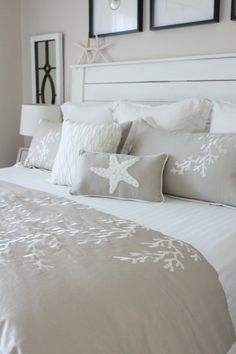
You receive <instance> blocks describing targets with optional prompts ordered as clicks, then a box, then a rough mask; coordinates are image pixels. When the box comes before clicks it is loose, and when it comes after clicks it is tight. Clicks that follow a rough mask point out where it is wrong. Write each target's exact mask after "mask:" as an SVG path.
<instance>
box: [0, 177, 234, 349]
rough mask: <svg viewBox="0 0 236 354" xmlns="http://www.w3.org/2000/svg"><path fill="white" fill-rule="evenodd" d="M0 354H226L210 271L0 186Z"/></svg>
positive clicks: (163, 243)
mask: <svg viewBox="0 0 236 354" xmlns="http://www.w3.org/2000/svg"><path fill="white" fill-rule="evenodd" d="M0 218H1V219H0V220H1V226H0V353H1V354H13V353H14V354H226V353H227V352H228V350H229V349H230V347H231V346H232V344H233V342H234V341H235V334H234V330H233V327H232V323H231V320H230V317H229V314H228V310H227V305H226V299H225V295H224V292H223V289H222V287H221V285H220V283H219V281H218V277H217V274H216V272H215V270H214V269H213V268H212V267H211V266H210V265H209V264H208V263H207V261H206V260H205V259H204V257H203V256H202V255H201V254H199V252H198V251H196V249H194V248H192V247H191V246H190V245H188V244H186V243H184V242H182V241H178V240H175V239H172V238H169V237H166V236H164V235H162V234H161V233H158V232H156V231H152V230H147V229H145V228H143V227H141V226H139V225H136V224H135V223H133V222H130V221H125V220H120V219H118V218H115V217H113V216H110V215H107V214H104V213H101V212H98V211H96V210H94V209H91V208H88V207H86V206H84V205H80V204H77V203H76V202H73V201H70V200H67V199H62V198H57V197H54V196H51V195H49V194H46V193H43V192H38V191H32V190H29V189H25V188H22V187H19V186H16V185H12V184H9V183H5V182H0Z"/></svg>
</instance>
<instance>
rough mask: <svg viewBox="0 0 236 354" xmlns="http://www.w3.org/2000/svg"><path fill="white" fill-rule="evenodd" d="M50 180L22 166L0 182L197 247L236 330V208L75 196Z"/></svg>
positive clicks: (0, 176)
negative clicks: (216, 278)
mask: <svg viewBox="0 0 236 354" xmlns="http://www.w3.org/2000/svg"><path fill="white" fill-rule="evenodd" d="M48 178H49V173H48V172H45V171H40V170H29V169H26V168H23V167H21V166H14V167H11V168H6V169H1V170H0V180H4V181H7V182H11V183H15V184H18V185H21V186H24V187H28V188H32V189H38V190H41V191H45V192H49V193H52V194H55V195H57V196H61V197H66V198H70V199H72V200H76V201H78V202H79V203H82V204H87V205H89V206H91V207H94V208H96V209H98V210H101V211H104V212H106V213H110V214H113V215H115V216H118V217H121V218H125V219H130V220H133V221H135V222H137V223H139V224H142V225H144V226H147V227H149V228H152V229H155V230H158V231H161V232H163V233H164V234H166V235H169V236H172V237H175V238H178V239H181V240H184V241H186V242H188V243H190V244H192V245H193V246H195V247H196V248H197V249H198V250H199V251H200V252H201V253H202V254H203V255H204V256H205V257H206V258H207V260H208V261H209V262H210V263H211V264H212V265H213V266H214V268H215V269H216V271H217V273H218V274H219V278H220V280H221V283H222V285H223V287H224V290H225V293H226V297H227V301H228V306H229V310H230V314H231V317H232V320H233V323H234V327H235V329H236V209H230V208H225V207H220V206H213V205H208V204H206V203H197V202H191V201H185V200H177V199H174V198H170V197H168V198H167V199H166V202H165V203H162V204H160V203H159V204H158V203H140V202H134V201H122V200H113V199H105V198H91V197H75V196H71V195H70V194H69V188H68V187H61V186H55V185H52V184H50V183H49V182H48Z"/></svg>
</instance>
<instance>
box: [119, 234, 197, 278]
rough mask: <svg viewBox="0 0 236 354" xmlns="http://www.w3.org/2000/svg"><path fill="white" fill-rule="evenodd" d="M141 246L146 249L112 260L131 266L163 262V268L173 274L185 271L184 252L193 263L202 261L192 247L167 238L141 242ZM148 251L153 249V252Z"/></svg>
mask: <svg viewBox="0 0 236 354" xmlns="http://www.w3.org/2000/svg"><path fill="white" fill-rule="evenodd" d="M141 245H143V246H146V247H147V248H148V249H146V250H141V251H139V252H130V253H129V256H125V257H124V256H115V257H114V258H116V259H119V260H120V261H128V262H130V263H132V264H137V263H145V262H147V261H148V260H150V261H152V262H153V263H158V262H163V263H164V268H165V269H166V270H168V271H170V272H174V271H175V269H177V268H180V269H182V270H184V269H185V267H184V260H185V258H186V257H185V256H184V253H185V254H186V251H187V254H188V255H189V257H190V258H191V259H192V260H193V261H194V262H198V261H201V260H202V259H201V256H200V254H199V253H198V252H197V251H196V250H195V249H194V248H193V247H191V246H190V245H188V244H186V243H184V242H182V241H179V240H175V239H172V238H170V237H167V236H162V237H156V238H154V239H153V240H152V241H151V242H141ZM149 249H155V252H153V251H150V250H149Z"/></svg>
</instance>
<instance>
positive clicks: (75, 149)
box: [51, 120, 121, 186]
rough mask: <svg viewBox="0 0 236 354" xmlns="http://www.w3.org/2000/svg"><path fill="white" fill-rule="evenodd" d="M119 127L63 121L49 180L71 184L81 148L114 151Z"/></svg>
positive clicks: (77, 165)
mask: <svg viewBox="0 0 236 354" xmlns="http://www.w3.org/2000/svg"><path fill="white" fill-rule="evenodd" d="M120 139H121V127H120V126H119V125H118V124H116V123H112V124H105V125H101V124H98V125H95V124H85V123H76V122H72V121H69V120H68V121H65V122H63V125H62V136H61V142H60V146H59V149H58V153H57V156H56V159H55V163H54V166H53V169H52V176H51V182H52V183H55V184H60V185H68V186H71V185H72V183H73V181H74V180H75V179H76V177H77V175H78V173H79V172H78V168H79V164H78V161H79V156H80V151H81V150H86V151H89V152H108V153H116V150H117V147H118V145H119V142H120Z"/></svg>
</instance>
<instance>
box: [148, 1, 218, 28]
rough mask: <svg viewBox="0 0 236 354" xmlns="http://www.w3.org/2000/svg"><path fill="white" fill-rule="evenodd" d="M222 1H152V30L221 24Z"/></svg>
mask: <svg viewBox="0 0 236 354" xmlns="http://www.w3.org/2000/svg"><path fill="white" fill-rule="evenodd" d="M219 16H220V0H150V29H151V30H160V29H165V28H173V27H181V26H192V25H201V24H205V23H211V22H219Z"/></svg>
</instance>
